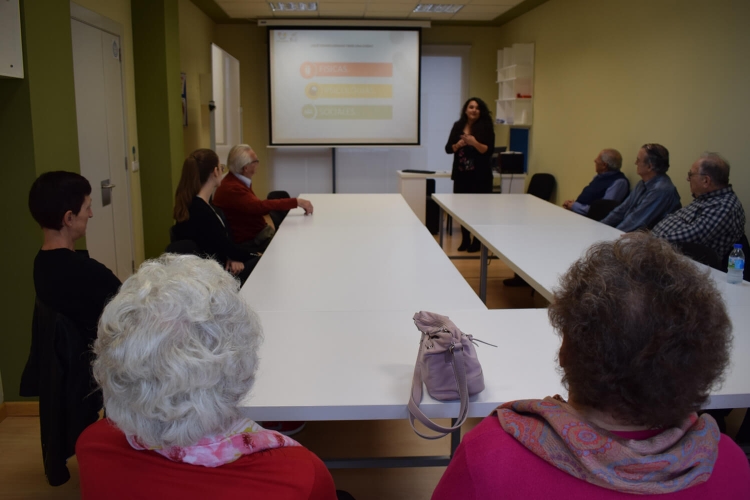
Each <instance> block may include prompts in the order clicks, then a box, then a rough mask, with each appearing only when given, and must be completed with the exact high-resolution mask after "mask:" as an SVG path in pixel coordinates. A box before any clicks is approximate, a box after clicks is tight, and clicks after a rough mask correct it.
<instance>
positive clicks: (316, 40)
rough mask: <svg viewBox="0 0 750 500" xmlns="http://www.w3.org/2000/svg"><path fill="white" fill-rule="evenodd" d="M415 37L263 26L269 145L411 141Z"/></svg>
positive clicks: (398, 32) (415, 107)
mask: <svg viewBox="0 0 750 500" xmlns="http://www.w3.org/2000/svg"><path fill="white" fill-rule="evenodd" d="M420 35H421V33H420V31H419V29H416V28H408V29H394V28H388V29H384V28H374V29H362V28H357V29H354V28H343V29H339V28H300V27H294V28H269V29H268V51H269V54H268V60H269V65H268V67H269V71H268V76H269V86H268V88H269V108H270V109H269V125H270V126H269V130H270V145H271V146H284V145H305V146H310V145H319V146H338V145H342V146H343V145H346V146H352V145H401V146H411V145H419V83H420V82H419V75H420Z"/></svg>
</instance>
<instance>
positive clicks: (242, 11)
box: [222, 3, 271, 18]
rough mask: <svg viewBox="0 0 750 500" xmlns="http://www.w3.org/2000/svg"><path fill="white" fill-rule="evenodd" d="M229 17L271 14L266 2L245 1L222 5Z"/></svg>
mask: <svg viewBox="0 0 750 500" xmlns="http://www.w3.org/2000/svg"><path fill="white" fill-rule="evenodd" d="M222 8H223V9H224V12H226V14H227V15H228V16H229V17H234V18H243V17H256V16H269V15H271V7H269V5H268V3H245V4H244V5H237V6H233V7H222Z"/></svg>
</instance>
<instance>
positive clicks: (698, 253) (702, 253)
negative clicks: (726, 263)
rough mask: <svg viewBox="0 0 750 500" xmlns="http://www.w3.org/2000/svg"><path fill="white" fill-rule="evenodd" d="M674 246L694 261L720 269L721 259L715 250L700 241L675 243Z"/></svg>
mask: <svg viewBox="0 0 750 500" xmlns="http://www.w3.org/2000/svg"><path fill="white" fill-rule="evenodd" d="M674 247H675V248H677V249H678V250H680V251H681V252H682V253H683V254H685V255H686V256H688V257H690V258H691V259H693V260H694V261H696V262H700V263H701V264H705V265H707V266H709V267H713V268H714V269H718V270H719V271H721V261H720V260H719V256H718V255H717V254H716V250H714V249H713V248H711V247H708V246H706V245H701V244H700V243H684V242H681V243H675V244H674Z"/></svg>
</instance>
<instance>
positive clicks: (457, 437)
mask: <svg viewBox="0 0 750 500" xmlns="http://www.w3.org/2000/svg"><path fill="white" fill-rule="evenodd" d="M454 425H456V419H455V418H452V419H451V427H453V426H454ZM460 443H461V429H456V430H455V431H453V432H451V458H453V455H454V454H455V453H456V448H458V445H459V444H460Z"/></svg>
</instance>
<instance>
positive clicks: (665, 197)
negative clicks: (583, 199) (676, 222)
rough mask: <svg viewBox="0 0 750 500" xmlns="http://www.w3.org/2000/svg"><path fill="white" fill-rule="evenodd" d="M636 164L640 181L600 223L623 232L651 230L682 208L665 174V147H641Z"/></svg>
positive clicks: (666, 160) (666, 151)
mask: <svg viewBox="0 0 750 500" xmlns="http://www.w3.org/2000/svg"><path fill="white" fill-rule="evenodd" d="M635 165H636V173H637V174H638V175H639V176H640V177H641V181H640V182H638V184H636V186H635V189H633V191H632V192H631V193H630V195H629V196H628V197H627V198H625V201H623V202H622V204H620V206H618V207H617V208H615V209H614V210H613V211H612V212H610V213H609V215H607V216H606V217H605V218H604V219H602V221H601V222H602V223H603V224H607V225H608V226H613V227H616V228H617V229H619V230H621V231H625V232H626V233H628V232H631V231H636V230H638V229H642V228H648V229H650V228H652V227H654V226H655V225H656V224H657V223H658V222H659V221H660V220H662V219H663V218H664V217H665V216H667V215H669V214H671V213H672V212H674V211H675V210H678V209H679V208H680V206H681V204H680V195H679V193H677V189H676V188H675V187H674V184H672V180H671V179H670V178H669V176H668V175H667V170H669V151H668V150H667V148H665V147H664V146H662V145H661V144H644V145H643V147H641V149H640V150H639V151H638V156H637V157H636V160H635Z"/></svg>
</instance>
